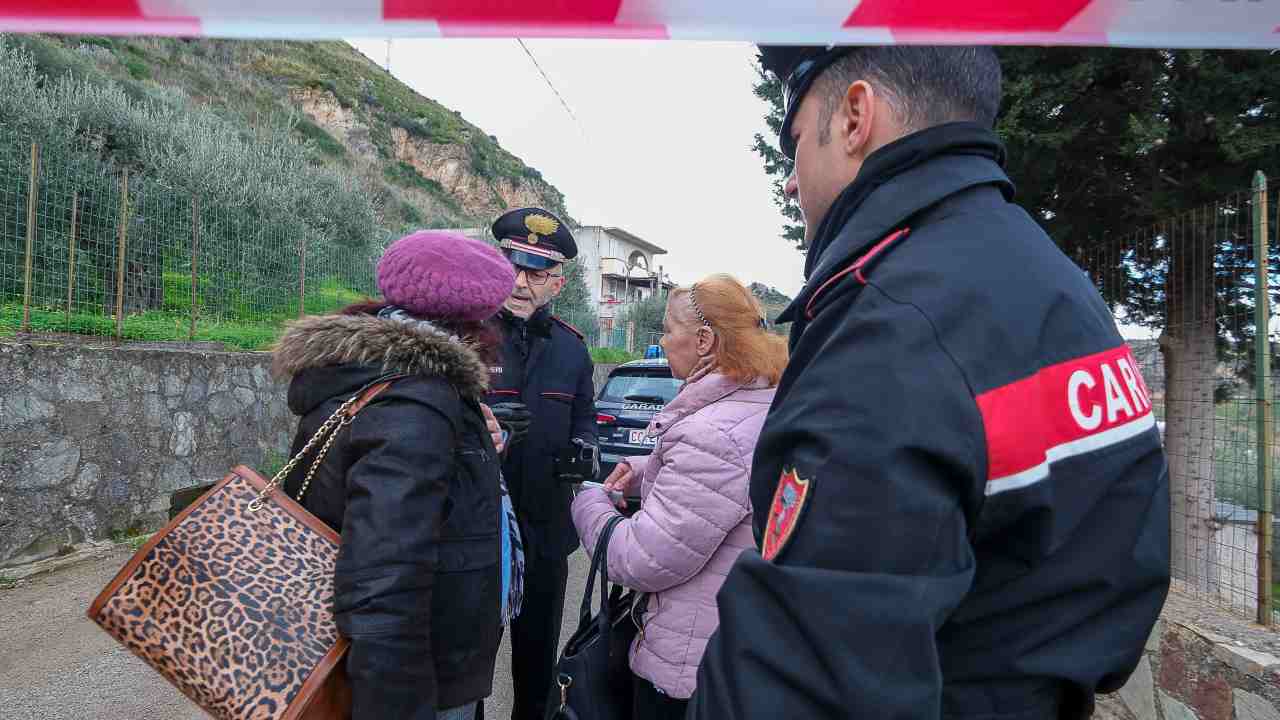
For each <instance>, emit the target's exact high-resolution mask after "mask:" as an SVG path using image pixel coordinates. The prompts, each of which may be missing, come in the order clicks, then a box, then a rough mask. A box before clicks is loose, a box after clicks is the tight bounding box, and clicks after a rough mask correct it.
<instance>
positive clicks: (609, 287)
mask: <svg viewBox="0 0 1280 720" xmlns="http://www.w3.org/2000/svg"><path fill="white" fill-rule="evenodd" d="M455 231H456V232H461V233H464V234H465V235H467V236H468V237H473V238H478V239H481V240H485V241H487V242H492V241H493V237H492V236H491V235H490V234H489V228H487V227H485V228H455ZM573 239H574V241H575V242H576V243H577V245H578V257H577V258H575V260H574V262H576V263H578V264H579V265H581V266H582V268H583V269H584V270H585V271H586V279H587V287H588V288H589V289H590V291H591V302H592V303H593V305H594V306H595V308H596V315H597V316H598V317H599V318H600V328H601V330H610V329H612V328H613V319H614V318H615V317H617V316H618V315H619V314H620V313H621V311H622V307H623V306H624V305H626V304H628V303H633V302H639V301H641V300H644V299H646V298H649V297H652V296H653V295H654V294H660V293H662V292H663V291H664V290H670V289H671V288H672V287H674V286H675V285H674V283H672V282H671V278H670V276H668V275H667V274H666V273H665V271H664V270H663V266H662V264H661V263H660V261H658V260H657V259H656V258H657V257H658V256H659V255H666V254H667V251H666V250H664V249H663V248H661V247H659V246H657V245H654V244H653V243H651V242H649V241H647V240H643V239H641V238H639V237H636V236H635V235H633V234H631V233H629V232H627V231H626V230H623V229H622V228H618V227H605V226H602V225H585V226H582V227H579V228H574V229H573Z"/></svg>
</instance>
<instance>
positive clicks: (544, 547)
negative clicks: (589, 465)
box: [488, 307, 596, 557]
mask: <svg viewBox="0 0 1280 720" xmlns="http://www.w3.org/2000/svg"><path fill="white" fill-rule="evenodd" d="M499 317H500V318H501V322H502V335H503V344H502V366H501V368H493V375H492V376H491V383H490V385H491V390H490V392H489V395H488V402H490V403H500V402H523V403H525V404H526V405H527V406H528V407H529V412H530V413H531V414H532V416H533V422H532V423H531V424H530V426H529V434H528V435H526V436H525V438H524V439H523V440H522V441H520V442H518V443H517V444H515V445H513V446H512V447H511V449H510V450H509V451H508V452H507V456H506V462H505V463H504V464H503V474H504V475H505V477H506V481H507V488H508V490H509V491H510V492H511V498H512V503H513V504H514V505H515V509H516V514H517V516H518V517H519V518H520V522H521V529H522V530H523V531H524V533H525V535H524V537H523V541H524V544H525V552H526V553H537V554H539V555H542V556H545V557H556V556H558V557H564V556H567V555H569V554H570V553H572V552H573V551H574V550H575V549H576V548H577V547H578V533H577V531H576V530H575V529H574V527H573V521H572V518H571V517H570V516H569V506H570V502H571V498H570V495H571V493H572V490H571V487H570V485H568V484H566V483H562V482H559V481H558V480H556V478H555V477H554V476H553V470H552V468H553V461H552V458H553V457H554V456H555V454H556V453H557V452H559V451H561V450H565V449H567V448H568V447H570V442H571V439H572V438H581V439H582V440H584V441H585V442H587V443H589V444H592V445H594V444H595V443H596V415H595V393H594V384H593V381H592V370H593V367H592V364H591V355H590V353H588V352H587V346H586V344H585V343H584V342H583V339H582V336H581V335H579V334H577V331H575V330H573V329H571V328H570V327H569V326H568V325H566V324H565V323H564V322H562V321H561V320H559V319H558V318H556V317H555V316H554V315H552V314H551V313H550V311H549V310H548V309H547V308H545V307H544V308H540V309H538V310H537V311H536V312H534V314H533V315H532V316H531V317H530V318H529V319H528V320H527V321H526V320H523V319H521V318H518V317H516V316H514V315H512V314H511V313H509V312H507V311H506V310H503V311H502V312H501V313H500V314H499Z"/></svg>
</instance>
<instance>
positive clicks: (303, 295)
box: [298, 235, 307, 317]
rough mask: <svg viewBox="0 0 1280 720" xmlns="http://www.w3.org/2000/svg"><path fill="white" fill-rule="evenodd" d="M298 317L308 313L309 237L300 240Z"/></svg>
mask: <svg viewBox="0 0 1280 720" xmlns="http://www.w3.org/2000/svg"><path fill="white" fill-rule="evenodd" d="M298 258H299V260H298V317H303V316H304V315H306V314H307V237H306V236H305V235H303V236H302V238H301V239H300V240H298Z"/></svg>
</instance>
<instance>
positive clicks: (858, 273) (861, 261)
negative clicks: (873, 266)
mask: <svg viewBox="0 0 1280 720" xmlns="http://www.w3.org/2000/svg"><path fill="white" fill-rule="evenodd" d="M910 232H911V228H902V229H901V230H898V231H897V232H894V233H890V234H889V236H888V237H886V238H885V239H883V240H881V241H880V242H878V243H876V244H875V246H874V247H872V248H871V249H870V250H868V251H866V252H865V253H863V254H862V257H860V258H858V259H857V260H854V261H853V264H852V265H850V266H849V267H847V268H845V269H843V270H841V271H840V272H838V273H836V274H835V275H832V276H831V278H830V279H829V280H827V281H826V282H824V283H822V286H821V287H819V288H818V289H817V291H815V292H814V293H813V297H811V298H809V302H808V303H806V304H805V306H804V316H805V319H807V320H812V319H813V306H814V303H816V302H817V301H818V296H820V295H822V293H823V292H825V291H826V289H827V288H829V287H831V286H832V285H834V284H836V283H837V282H839V281H840V279H841V278H843V277H844V276H845V275H848V274H849V273H853V276H854V277H856V278H857V279H858V282H860V283H862V284H863V285H866V284H867V278H866V277H864V276H863V274H862V270H863V268H865V267H866V266H867V265H868V264H870V262H871V261H872V260H874V259H875V257H876V256H877V255H879V254H880V252H881V251H882V250H884V249H885V248H887V247H889V246H890V245H892V244H893V243H894V242H895V241H897V240H898V239H899V238H901V237H905V236H906V235H907V234H908V233H910Z"/></svg>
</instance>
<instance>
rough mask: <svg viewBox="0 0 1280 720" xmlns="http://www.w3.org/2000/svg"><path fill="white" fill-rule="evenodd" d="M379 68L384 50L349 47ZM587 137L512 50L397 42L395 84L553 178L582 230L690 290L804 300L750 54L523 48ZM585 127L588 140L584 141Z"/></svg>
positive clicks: (624, 45) (496, 43)
mask: <svg viewBox="0 0 1280 720" xmlns="http://www.w3.org/2000/svg"><path fill="white" fill-rule="evenodd" d="M351 42H352V44H354V45H355V46H356V47H357V48H359V49H360V50H361V51H362V52H363V53H364V54H365V55H367V56H369V57H370V58H371V59H372V60H373V61H374V62H376V63H377V64H378V65H382V64H384V62H385V61H386V53H387V41H386V40H385V39H368V40H352V41H351ZM525 44H526V45H527V46H528V48H529V49H530V51H531V52H532V53H533V56H534V57H535V58H537V60H538V63H539V64H540V65H541V66H542V68H543V70H545V71H546V73H547V75H548V76H549V77H550V78H551V82H552V83H553V84H554V85H555V87H556V89H558V90H559V91H560V94H561V95H562V96H563V97H564V99H565V101H566V102H567V103H568V105H569V108H570V109H571V110H572V111H573V114H574V115H575V116H576V117H577V119H578V123H575V122H574V120H573V118H572V117H570V115H569V114H568V113H567V112H566V111H565V109H564V108H563V107H562V106H561V105H560V101H559V100H558V99H557V98H556V96H555V95H554V94H553V93H552V91H551V90H550V89H549V88H548V87H547V84H546V82H545V81H544V80H543V79H542V77H541V75H539V73H538V70H537V68H536V67H535V66H534V65H533V63H532V62H531V61H530V59H529V57H528V56H527V55H526V54H525V53H524V50H522V49H521V47H520V45H519V44H518V43H517V42H516V41H515V40H506V39H503V40H473V39H465V40H464V39H421V40H417V39H396V40H394V41H392V44H391V73H392V74H393V75H394V76H396V77H397V78H399V79H400V80H401V81H403V82H404V83H406V84H408V85H409V86H410V87H412V88H413V89H414V90H416V91H418V92H419V93H421V94H422V95H425V96H426V97H429V98H432V99H434V100H436V101H437V102H440V103H442V104H443V105H445V106H446V107H448V108H451V109H453V110H457V111H459V112H461V113H462V115H463V117H464V118H466V119H467V120H468V121H469V122H471V123H472V124H474V125H477V126H479V127H480V128H482V129H483V130H484V131H485V132H487V133H489V134H490V135H494V136H495V137H497V138H498V142H499V143H500V144H501V145H502V146H503V147H504V148H506V149H507V150H508V151H510V152H512V153H514V154H515V155H517V156H518V157H520V159H522V160H524V162H525V163H527V164H528V165H530V166H531V167H534V168H537V169H538V170H539V171H541V172H542V174H543V177H545V178H546V179H547V180H548V181H549V182H551V183H552V184H553V185H555V186H556V187H557V188H559V189H560V191H561V192H563V193H564V195H565V202H566V205H567V206H568V210H569V213H570V214H571V215H572V216H573V217H574V219H575V220H577V221H578V222H580V223H582V224H585V225H616V226H618V227H622V228H625V229H626V230H628V231H630V232H632V233H634V234H636V235H638V236H640V237H642V238H644V239H645V240H648V241H650V242H653V243H655V244H657V245H660V246H662V247H663V248H666V250H667V251H668V255H666V256H663V257H660V258H658V259H657V263H659V264H662V265H664V266H665V269H666V271H667V272H668V273H669V274H670V275H671V276H672V279H673V280H674V281H675V282H677V283H681V284H687V283H690V282H693V281H695V280H697V279H698V278H699V277H701V276H703V275H706V274H708V273H712V272H730V273H733V274H734V275H736V276H737V277H738V278H739V279H740V280H742V281H743V282H745V283H750V282H762V283H765V284H767V285H770V286H773V287H776V288H778V289H779V290H781V291H782V292H784V293H786V294H788V295H792V296H794V295H795V294H796V292H797V291H799V289H800V287H801V285H803V267H804V258H803V256H802V255H801V253H799V252H797V251H796V250H794V249H793V248H792V247H791V246H790V245H789V244H788V243H786V242H784V241H783V240H782V239H781V238H780V237H779V234H780V232H781V229H782V223H783V219H782V216H781V214H780V213H779V212H778V209H777V207H776V206H775V205H774V204H773V201H772V199H771V194H770V193H771V190H770V183H769V178H768V176H767V175H765V172H764V168H763V165H762V164H761V161H760V158H759V157H758V156H757V155H756V154H755V153H754V152H752V150H751V145H752V142H753V140H752V138H753V136H754V134H755V133H757V132H767V130H766V128H765V125H764V120H763V116H764V113H765V111H766V108H765V105H764V103H763V102H761V101H760V100H758V99H757V98H756V97H755V95H753V94H752V92H751V87H752V84H753V81H754V79H755V74H754V72H753V70H752V64H753V62H754V59H753V58H754V53H753V49H752V46H751V45H749V44H746V43H712V42H699V43H692V42H678V41H670V40H664V41H598V40H564V41H562V40H555V41H552V40H526V41H525ZM579 125H580V126H581V130H579Z"/></svg>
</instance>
